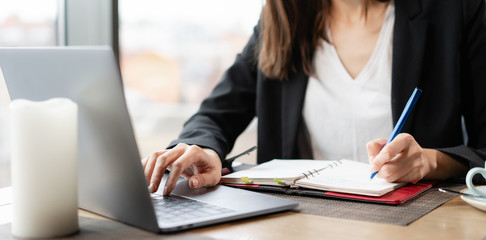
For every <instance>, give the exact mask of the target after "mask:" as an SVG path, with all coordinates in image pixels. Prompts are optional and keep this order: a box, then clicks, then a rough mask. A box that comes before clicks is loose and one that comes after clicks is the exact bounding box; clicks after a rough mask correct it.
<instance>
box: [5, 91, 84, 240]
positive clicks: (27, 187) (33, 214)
mask: <svg viewBox="0 0 486 240" xmlns="http://www.w3.org/2000/svg"><path fill="white" fill-rule="evenodd" d="M77 115H78V107H77V105H76V103H74V102H72V101H71V100H69V99H65V98H54V99H50V100H47V101H42V102H32V101H28V100H25V99H18V100H14V101H12V103H11V104H10V137H11V145H10V146H11V157H12V186H13V201H12V204H13V213H12V234H13V235H14V236H17V237H24V238H45V237H58V236H65V235H69V234H72V233H75V232H77V231H78V230H79V225H78V184H77V182H78V181H77V180H78V177H77V176H78V172H77V156H78V154H77V151H78V144H77V143H78V118H77Z"/></svg>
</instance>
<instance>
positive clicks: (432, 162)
mask: <svg viewBox="0 0 486 240" xmlns="http://www.w3.org/2000/svg"><path fill="white" fill-rule="evenodd" d="M386 142H387V140H386V139H384V138H380V139H375V140H373V141H370V142H368V144H367V145H366V150H367V151H368V159H369V161H370V164H371V172H376V171H378V170H379V172H378V176H379V177H381V178H383V179H385V180H386V181H387V182H411V183H417V182H418V181H420V180H422V179H427V180H444V179H447V178H450V177H456V176H462V175H465V173H466V172H467V168H466V166H464V165H462V164H461V163H459V162H458V161H456V160H454V159H453V158H451V157H450V156H449V155H447V154H445V153H442V152H440V151H437V150H434V149H424V148H422V147H421V146H420V145H419V144H418V143H417V141H415V139H414V138H413V137H412V135H410V134H407V133H401V134H399V135H398V136H397V137H396V138H395V139H394V140H393V141H391V142H390V143H389V144H388V145H386V146H385V144H386Z"/></svg>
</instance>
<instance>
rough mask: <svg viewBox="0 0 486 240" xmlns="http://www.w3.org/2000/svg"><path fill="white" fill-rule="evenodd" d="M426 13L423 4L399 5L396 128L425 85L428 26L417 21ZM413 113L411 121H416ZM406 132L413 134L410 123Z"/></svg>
mask: <svg viewBox="0 0 486 240" xmlns="http://www.w3.org/2000/svg"><path fill="white" fill-rule="evenodd" d="M421 11H422V7H421V1H420V0H396V1H395V26H394V34H393V57H392V58H393V60H392V61H393V62H392V93H391V98H392V103H391V105H392V116H393V124H394V125H395V124H396V123H397V121H398V119H399V118H400V115H401V113H402V110H403V108H404V107H405V104H406V103H407V100H408V99H409V97H410V94H412V92H413V90H414V88H415V87H419V86H420V85H421V81H422V79H421V73H422V65H423V58H424V52H425V43H426V38H427V26H428V22H427V21H423V20H414V18H415V17H416V16H417V15H418V14H419V13H420V12H421ZM413 117H414V114H413V113H412V114H411V116H409V118H413ZM407 123H408V124H405V126H404V128H403V132H410V130H411V129H412V127H413V126H412V125H413V124H412V123H413V121H412V120H411V119H409V120H408V121H407Z"/></svg>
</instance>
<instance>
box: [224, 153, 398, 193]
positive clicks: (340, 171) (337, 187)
mask: <svg viewBox="0 0 486 240" xmlns="http://www.w3.org/2000/svg"><path fill="white" fill-rule="evenodd" d="M221 179H222V182H223V183H224V184H249V185H269V186H282V187H285V186H289V187H291V188H299V187H302V188H307V189H316V190H321V191H332V192H340V193H349V194H358V195H365V196H374V197H379V196H382V195H384V194H386V193H388V192H390V191H393V190H394V189H397V188H399V187H401V186H403V185H405V184H403V183H389V182H387V181H385V180H383V179H380V178H374V179H373V180H370V166H369V165H368V164H366V163H360V162H356V161H351V160H345V159H343V160H335V161H329V160H278V159H275V160H272V161H269V162H266V163H263V164H260V165H257V166H255V167H253V168H250V169H247V170H243V171H239V172H235V173H231V174H228V175H225V176H222V178H221Z"/></svg>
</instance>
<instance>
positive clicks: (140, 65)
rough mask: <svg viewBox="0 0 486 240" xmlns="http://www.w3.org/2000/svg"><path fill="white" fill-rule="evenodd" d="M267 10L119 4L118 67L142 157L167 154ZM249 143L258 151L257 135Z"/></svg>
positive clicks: (150, 1) (247, 2)
mask: <svg viewBox="0 0 486 240" xmlns="http://www.w3.org/2000/svg"><path fill="white" fill-rule="evenodd" d="M262 4H263V2H262V1H261V0H231V1H228V0H206V1H200V0H178V1H170V0H140V1H131V0H120V1H119V14H120V16H119V24H120V25H119V34H120V37H119V39H120V65H121V71H122V76H123V79H124V83H125V87H126V95H127V102H128V105H129V109H130V114H131V116H132V119H133V122H134V125H135V130H136V133H137V136H138V138H141V139H143V144H141V146H140V147H141V149H142V153H145V154H146V153H149V152H151V151H153V150H157V149H161V148H164V147H166V145H164V144H168V143H169V142H170V141H171V140H173V139H175V138H176V137H177V135H178V133H179V132H180V130H181V128H182V124H183V122H184V121H185V120H187V119H188V118H189V116H190V115H191V114H193V113H194V112H195V111H196V110H197V108H198V105H199V103H200V102H201V100H202V99H203V98H204V97H206V96H208V95H209V93H210V91H211V90H212V88H213V87H214V85H215V84H216V83H217V82H218V81H220V79H221V77H222V75H223V73H224V71H225V70H226V68H228V67H229V66H230V65H231V64H232V63H233V61H234V59H235V57H236V54H237V53H239V52H240V51H241V50H242V49H243V47H244V45H245V44H246V42H247V41H248V39H249V37H250V35H251V34H252V32H253V27H254V26H255V25H256V24H257V22H258V19H259V16H260V12H261V8H262ZM250 132H251V131H250ZM244 142H246V143H248V142H252V143H249V145H251V144H255V142H256V135H255V134H254V131H253V133H252V134H250V135H248V136H247V139H245V140H244ZM247 147H248V144H246V145H244V146H241V149H243V148H247ZM239 150H240V149H237V147H235V151H239Z"/></svg>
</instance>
